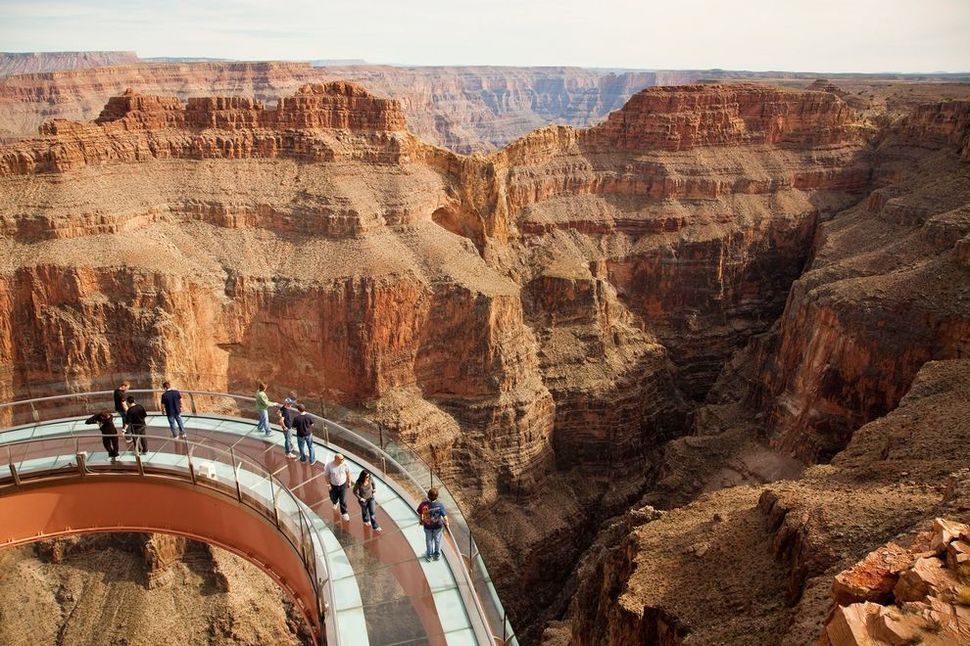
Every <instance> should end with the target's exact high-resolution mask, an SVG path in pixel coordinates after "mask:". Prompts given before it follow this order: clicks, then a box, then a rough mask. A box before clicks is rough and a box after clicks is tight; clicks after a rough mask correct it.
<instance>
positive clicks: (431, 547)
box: [418, 487, 448, 563]
mask: <svg viewBox="0 0 970 646" xmlns="http://www.w3.org/2000/svg"><path fill="white" fill-rule="evenodd" d="M418 516H420V517H421V525H423V526H424V543H425V547H426V550H427V551H426V552H425V554H424V560H425V561H427V562H428V563H430V562H431V561H432V560H435V561H437V560H438V559H439V558H441V539H442V538H443V537H444V534H445V527H447V526H448V512H447V511H445V506H444V505H443V504H441V503H440V502H439V501H438V490H437V489H435V488H434V487H431V488H430V489H428V497H427V498H426V499H425V500H424V501H423V502H422V503H421V504H420V505H418Z"/></svg>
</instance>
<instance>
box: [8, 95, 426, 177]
mask: <svg viewBox="0 0 970 646" xmlns="http://www.w3.org/2000/svg"><path fill="white" fill-rule="evenodd" d="M279 106H280V107H279V108H278V109H277V110H265V109H264V108H263V105H262V104H261V103H260V102H258V101H254V100H242V99H237V98H232V97H216V98H213V99H208V100H191V101H190V102H189V104H188V106H184V105H183V104H182V103H181V101H179V99H178V98H176V97H147V96H141V95H139V94H137V93H135V92H133V91H131V90H128V91H127V92H126V93H125V94H124V95H122V96H120V97H114V98H112V99H111V101H109V103H108V105H107V106H105V109H104V110H103V111H102V112H101V115H100V116H99V117H98V119H97V120H96V121H95V124H79V123H73V122H65V121H59V120H55V121H52V122H50V123H47V124H45V125H44V126H43V127H42V128H41V134H42V135H47V136H48V138H46V139H37V140H30V141H27V142H23V143H20V144H16V145H13V146H9V147H7V149H6V150H5V151H4V152H3V153H0V176H3V175H14V174H30V173H45V172H64V171H66V170H69V169H73V168H80V167H83V166H97V165H102V164H106V163H119V162H121V163H124V162H135V161H146V160H149V159H219V158H223V159H239V158H275V157H281V156H283V157H296V158H301V159H305V160H311V161H312V160H316V161H336V160H338V159H348V158H351V159H352V158H359V159H366V160H369V161H375V162H381V163H396V161H398V160H400V158H401V156H402V155H407V154H408V149H409V148H420V147H426V146H425V145H424V144H421V143H420V142H418V141H417V140H416V139H414V137H413V136H411V135H409V134H408V133H406V132H404V118H403V116H402V115H401V113H400V109H399V107H398V105H397V104H396V103H395V102H393V101H388V100H386V99H378V98H376V97H374V96H372V95H370V94H368V93H367V92H366V91H365V90H364V89H363V88H360V87H358V86H355V85H353V84H348V83H330V84H325V85H313V86H311V85H307V86H305V87H303V88H301V89H300V91H299V92H298V93H297V95H296V96H294V97H292V100H291V99H281V100H280V101H279ZM291 128H292V129H294V130H296V132H291V131H290V130H289V129H291ZM226 130H228V131H230V132H229V133H223V134H217V133H216V132H213V131H226ZM321 130H323V131H349V132H354V133H356V134H357V135H359V136H358V137H356V138H355V139H353V140H348V139H347V138H345V137H344V138H342V137H340V136H334V135H326V134H317V131H321ZM230 133H231V134H230ZM402 139H403V141H402Z"/></svg>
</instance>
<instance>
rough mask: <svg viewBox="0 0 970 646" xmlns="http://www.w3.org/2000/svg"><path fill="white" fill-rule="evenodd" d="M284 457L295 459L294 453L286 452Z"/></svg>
mask: <svg viewBox="0 0 970 646" xmlns="http://www.w3.org/2000/svg"><path fill="white" fill-rule="evenodd" d="M286 457H288V458H289V459H291V460H293V459H296V453H287V454H286Z"/></svg>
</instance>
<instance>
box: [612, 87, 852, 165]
mask: <svg viewBox="0 0 970 646" xmlns="http://www.w3.org/2000/svg"><path fill="white" fill-rule="evenodd" d="M853 119H854V118H853V115H852V110H851V109H850V108H849V107H848V106H847V105H846V104H845V103H844V102H843V101H842V100H841V99H839V98H838V97H837V96H835V95H833V94H831V93H828V92H779V91H778V90H776V89H774V88H768V87H763V86H755V85H749V86H744V85H736V86H730V87H729V88H727V89H725V90H721V91H712V90H711V87H710V86H705V85H689V86H683V87H676V88H671V87H657V88H651V89H650V90H649V91H647V92H641V93H639V94H637V95H635V96H634V97H633V98H632V99H631V100H630V102H629V103H628V104H627V105H626V106H624V109H623V110H619V111H617V112H614V113H613V114H611V115H610V116H609V117H608V118H607V119H606V122H605V123H603V124H602V125H600V126H597V127H596V128H595V129H594V130H593V132H594V133H595V136H596V137H597V138H599V137H601V138H602V139H603V140H604V144H605V145H606V146H609V147H611V148H620V149H623V150H645V149H646V150H657V149H659V150H670V151H676V150H688V149H690V148H695V147H697V146H726V145H744V144H761V143H767V144H780V145H797V146H819V145H827V144H842V143H843V142H845V141H846V140H847V139H849V138H850V131H851V129H852V128H853V125H852V121H853Z"/></svg>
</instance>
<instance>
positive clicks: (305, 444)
mask: <svg viewBox="0 0 970 646" xmlns="http://www.w3.org/2000/svg"><path fill="white" fill-rule="evenodd" d="M296 410H297V411H298V412H297V415H296V417H294V418H293V428H295V429H296V444H297V446H298V447H300V462H306V461H307V459H308V458H309V460H310V464H316V463H317V455H316V453H315V452H314V450H313V418H312V417H310V416H309V415H308V414H307V412H306V407H305V406H304V405H303V404H297V405H296ZM307 454H309V456H308V455H307Z"/></svg>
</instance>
